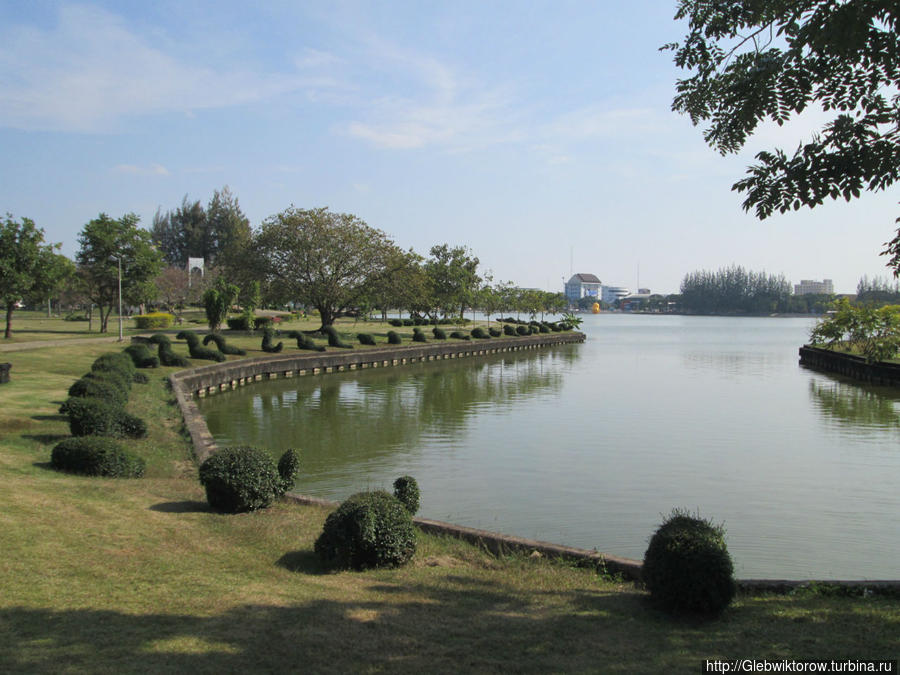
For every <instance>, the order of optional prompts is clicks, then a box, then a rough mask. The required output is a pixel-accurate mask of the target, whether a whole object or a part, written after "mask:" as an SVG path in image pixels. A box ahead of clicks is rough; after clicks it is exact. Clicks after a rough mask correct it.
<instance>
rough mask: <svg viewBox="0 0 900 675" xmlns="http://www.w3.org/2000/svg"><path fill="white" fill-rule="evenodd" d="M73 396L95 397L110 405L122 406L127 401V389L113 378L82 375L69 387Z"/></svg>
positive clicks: (70, 394)
mask: <svg viewBox="0 0 900 675" xmlns="http://www.w3.org/2000/svg"><path fill="white" fill-rule="evenodd" d="M69 396H71V397H73V398H96V399H100V400H102V401H105V402H106V403H109V404H111V405H117V406H124V405H125V404H126V403H128V389H123V388H122V385H121V383H120V381H117V380H115V379H107V378H97V377H88V376H84V377H82V378H81V379H79V380H75V382H74V383H73V384H72V386H71V387H69Z"/></svg>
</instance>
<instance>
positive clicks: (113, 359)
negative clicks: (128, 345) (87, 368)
mask: <svg viewBox="0 0 900 675" xmlns="http://www.w3.org/2000/svg"><path fill="white" fill-rule="evenodd" d="M91 372H94V373H97V372H101V373H108V372H113V373H118V374H120V375H122V376H123V377H124V378H125V379H126V380H128V381H129V382H130V381H131V378H133V377H134V374H135V373H136V372H137V369H136V368H135V367H134V362H133V361H132V360H131V357H130V356H129V355H128V354H126V353H125V352H109V353H107V354H102V355H101V356H98V357H97V358H96V359H94V362H93V363H92V364H91Z"/></svg>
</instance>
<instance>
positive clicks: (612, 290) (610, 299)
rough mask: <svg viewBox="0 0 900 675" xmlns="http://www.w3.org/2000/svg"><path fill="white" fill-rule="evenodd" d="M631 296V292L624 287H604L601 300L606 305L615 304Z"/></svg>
mask: <svg viewBox="0 0 900 675" xmlns="http://www.w3.org/2000/svg"><path fill="white" fill-rule="evenodd" d="M629 295H631V290H630V289H628V288H626V287H625V286H604V287H603V293H602V298H603V302H605V303H607V304H608V305H613V304H615V303H616V302H617V301H618V300H620V299H622V298H624V297H626V296H629Z"/></svg>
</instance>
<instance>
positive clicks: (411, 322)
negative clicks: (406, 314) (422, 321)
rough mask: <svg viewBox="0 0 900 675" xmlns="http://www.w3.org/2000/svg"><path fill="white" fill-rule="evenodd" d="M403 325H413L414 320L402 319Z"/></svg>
mask: <svg viewBox="0 0 900 675" xmlns="http://www.w3.org/2000/svg"><path fill="white" fill-rule="evenodd" d="M403 325H404V326H415V325H416V322H415V321H413V320H412V319H403Z"/></svg>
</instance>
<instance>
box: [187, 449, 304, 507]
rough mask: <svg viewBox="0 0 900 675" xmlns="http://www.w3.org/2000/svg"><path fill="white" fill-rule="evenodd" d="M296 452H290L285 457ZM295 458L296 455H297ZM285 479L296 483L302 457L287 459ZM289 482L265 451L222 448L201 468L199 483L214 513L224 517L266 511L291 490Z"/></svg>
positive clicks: (285, 461) (282, 459)
mask: <svg viewBox="0 0 900 675" xmlns="http://www.w3.org/2000/svg"><path fill="white" fill-rule="evenodd" d="M291 452H293V451H291V450H288V452H287V453H285V455H287V454H288V453H291ZM294 454H295V455H296V453H294ZM285 455H282V458H281V461H279V465H281V464H282V461H283V462H284V470H285V476H289V480H290V484H291V485H293V483H294V477H295V476H294V475H290V474H289V472H290V471H292V470H293V471H296V468H297V465H298V464H299V457H296V458H289V459H285ZM287 480H288V478H284V477H282V475H281V474H280V473H279V466H276V464H275V460H274V459H272V457H271V455H269V453H267V452H266V451H265V450H260V449H259V448H254V447H250V446H238V447H232V448H223V449H222V450H219V452H217V453H216V454H214V455H212V456H211V457H209V458H208V459H207V460H206V461H205V462H203V464H201V465H200V483H201V484H202V485H203V487H204V489H205V490H206V500H207V501H208V502H209V505H210V506H212V507H213V508H214V509H217V510H219V511H223V512H225V513H244V512H246V511H255V510H256V509H264V508H266V507H267V506H270V505H271V504H272V502H274V501H275V498H276V497H280V496H281V495H283V494H284V493H285V491H286V490H287V489H288V488H287V487H286V482H287Z"/></svg>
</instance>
